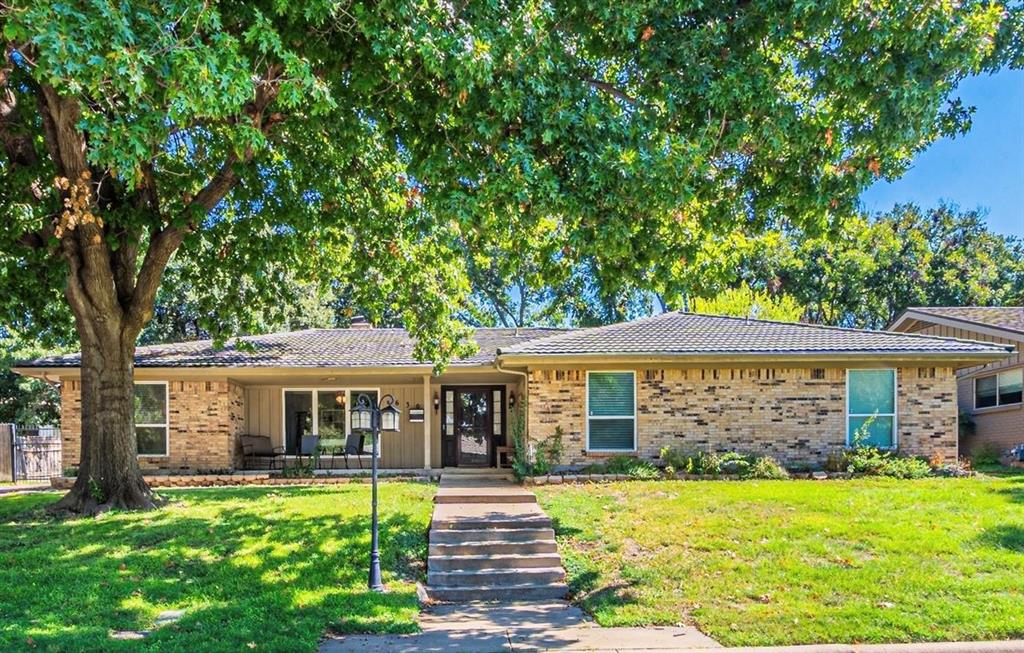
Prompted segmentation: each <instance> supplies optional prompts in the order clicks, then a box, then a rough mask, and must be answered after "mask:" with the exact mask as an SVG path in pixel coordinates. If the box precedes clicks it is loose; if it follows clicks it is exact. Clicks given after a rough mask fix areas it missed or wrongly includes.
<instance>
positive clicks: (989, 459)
mask: <svg viewBox="0 0 1024 653" xmlns="http://www.w3.org/2000/svg"><path fill="white" fill-rule="evenodd" d="M1001 457H1002V452H1001V451H1000V449H999V447H997V446H996V445H994V444H992V443H990V442H986V443H985V444H983V445H981V446H978V447H975V448H974V449H972V450H971V462H972V463H973V464H974V466H975V467H980V466H982V465H986V466H988V465H998V464H999V462H1000V461H999V459H1000V458H1001Z"/></svg>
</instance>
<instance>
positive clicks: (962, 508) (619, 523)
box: [538, 473, 1024, 645]
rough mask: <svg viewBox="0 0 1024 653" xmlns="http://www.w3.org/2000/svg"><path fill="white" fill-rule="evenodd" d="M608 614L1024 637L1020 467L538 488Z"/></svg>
mask: <svg viewBox="0 0 1024 653" xmlns="http://www.w3.org/2000/svg"><path fill="white" fill-rule="evenodd" d="M538 495H539V497H540V500H541V503H542V505H543V506H544V508H545V509H546V510H547V511H548V514H550V515H551V516H552V518H553V519H554V520H555V523H556V526H555V528H556V531H557V534H558V539H559V550H560V551H561V553H562V556H563V560H564V561H565V563H566V568H567V570H568V572H569V581H570V585H571V587H572V588H573V590H574V592H575V593H576V597H577V600H578V601H579V602H580V603H581V605H582V606H583V607H584V609H586V610H587V611H588V612H590V613H592V614H593V615H594V617H595V618H596V619H597V621H598V623H600V624H601V625H604V626H618V625H647V624H663V625H664V624H676V623H690V624H695V625H697V626H698V627H699V628H700V629H701V630H703V631H704V632H705V633H707V634H709V635H710V636H711V637H713V638H715V639H717V640H719V641H720V642H722V643H723V644H726V645H781V644H807V643H823V642H854V643H855V642H904V641H938V640H959V639H965V640H980V639H1001V638H1012V637H1021V636H1024V609H1022V608H1021V606H1024V474H1021V473H1017V474H1002V475H1000V477H998V478H997V477H993V476H982V477H977V478H971V479H925V480H919V481H896V480H887V479H863V480H855V481H825V482H822V481H746V482H723V481H711V482H679V481H670V482H628V483H615V484H611V485H585V486H563V487H550V486H549V487H541V488H538Z"/></svg>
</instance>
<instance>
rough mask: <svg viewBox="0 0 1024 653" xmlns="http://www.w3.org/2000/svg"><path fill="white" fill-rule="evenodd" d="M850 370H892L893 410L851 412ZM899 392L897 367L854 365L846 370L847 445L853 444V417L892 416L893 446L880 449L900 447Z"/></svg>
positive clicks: (890, 449)
mask: <svg viewBox="0 0 1024 653" xmlns="http://www.w3.org/2000/svg"><path fill="white" fill-rule="evenodd" d="M850 372H892V412H891V413H851V412H850ZM899 392H900V373H899V370H898V369H896V368H895V367H854V368H847V370H846V446H848V447H849V446H851V445H852V442H850V438H851V436H852V435H853V434H852V433H851V432H850V418H851V417H891V418H892V446H889V447H879V449H885V450H889V451H892V450H895V449H898V448H899V438H900V428H899V417H898V413H899Z"/></svg>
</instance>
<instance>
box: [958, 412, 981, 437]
mask: <svg viewBox="0 0 1024 653" xmlns="http://www.w3.org/2000/svg"><path fill="white" fill-rule="evenodd" d="M957 426H958V427H959V431H960V437H961V438H969V437H971V436H972V435H974V434H975V433H977V431H978V425H977V424H975V423H974V420H973V419H971V416H970V415H968V414H967V413H966V411H962V410H961V411H960V413H959V414H958V415H957Z"/></svg>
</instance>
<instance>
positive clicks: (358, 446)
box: [345, 433, 363, 469]
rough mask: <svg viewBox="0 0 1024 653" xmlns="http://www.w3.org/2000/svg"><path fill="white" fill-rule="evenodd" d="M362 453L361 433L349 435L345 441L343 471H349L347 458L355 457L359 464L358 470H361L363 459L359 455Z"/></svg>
mask: <svg viewBox="0 0 1024 653" xmlns="http://www.w3.org/2000/svg"><path fill="white" fill-rule="evenodd" d="M362 453H363V434H362V433H350V434H349V436H348V439H347V440H345V469H351V467H349V465H348V457H349V456H355V457H356V461H357V462H358V463H359V469H362V468H363V459H362V458H361V457H360V454H362Z"/></svg>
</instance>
